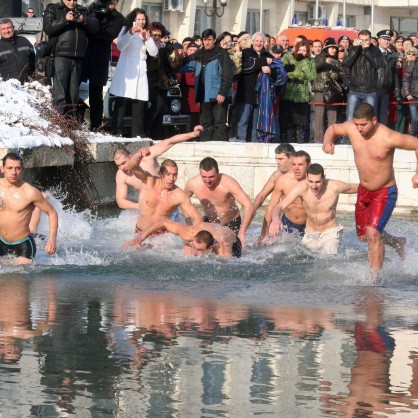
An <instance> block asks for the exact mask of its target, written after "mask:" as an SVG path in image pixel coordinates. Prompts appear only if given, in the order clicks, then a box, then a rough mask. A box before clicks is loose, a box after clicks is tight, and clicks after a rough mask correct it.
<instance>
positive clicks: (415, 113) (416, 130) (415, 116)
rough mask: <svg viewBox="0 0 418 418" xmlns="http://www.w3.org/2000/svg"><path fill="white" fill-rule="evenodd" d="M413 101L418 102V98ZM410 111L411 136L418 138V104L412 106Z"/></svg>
mask: <svg viewBox="0 0 418 418" xmlns="http://www.w3.org/2000/svg"><path fill="white" fill-rule="evenodd" d="M412 100H418V97H414V98H413V99H412ZM409 111H410V112H411V135H414V136H418V104H410V105H409Z"/></svg>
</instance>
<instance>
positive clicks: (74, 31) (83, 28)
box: [43, 3, 99, 58]
mask: <svg viewBox="0 0 418 418" xmlns="http://www.w3.org/2000/svg"><path fill="white" fill-rule="evenodd" d="M71 10H72V9H69V8H68V7H66V6H65V5H64V3H56V4H48V6H47V8H46V9H45V13H44V18H43V30H44V32H45V33H46V34H47V35H48V36H49V37H50V39H51V40H52V39H53V38H57V43H56V47H55V56H56V57H69V58H83V57H84V55H85V53H86V50H87V44H88V39H87V35H88V34H92V33H95V32H97V31H98V29H99V22H98V21H97V19H96V18H95V17H93V16H91V15H89V14H88V11H87V9H86V8H84V7H78V8H77V11H78V12H80V13H81V14H82V15H83V16H84V19H85V21H84V22H83V23H77V22H69V21H67V19H66V18H65V16H66V15H67V13H68V12H69V11H71Z"/></svg>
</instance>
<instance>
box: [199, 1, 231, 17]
mask: <svg viewBox="0 0 418 418" xmlns="http://www.w3.org/2000/svg"><path fill="white" fill-rule="evenodd" d="M203 3H204V4H205V13H206V16H209V17H210V16H214V15H216V16H218V17H221V16H223V14H224V11H225V7H226V5H227V0H219V4H220V6H219V5H218V0H212V10H208V3H209V0H203ZM221 7H222V10H221V11H219V12H218V9H219V8H221Z"/></svg>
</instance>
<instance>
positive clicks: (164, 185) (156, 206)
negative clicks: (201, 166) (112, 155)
mask: <svg viewBox="0 0 418 418" xmlns="http://www.w3.org/2000/svg"><path fill="white" fill-rule="evenodd" d="M149 154H150V150H149V148H142V149H140V150H139V151H138V152H137V153H136V154H135V155H133V156H132V157H131V158H130V160H129V161H128V163H127V164H126V169H127V170H129V171H131V172H132V173H133V174H134V175H135V176H136V177H138V178H139V180H141V181H142V186H141V193H140V195H139V202H138V207H139V215H138V219H137V221H136V231H135V234H136V235H139V234H140V233H141V232H142V231H144V230H145V229H147V228H149V227H150V226H151V225H153V224H154V223H155V222H157V221H159V220H160V219H164V218H165V219H168V218H169V217H170V216H171V215H172V214H173V212H174V211H175V210H176V209H177V208H179V207H180V208H181V210H182V212H183V214H184V216H185V218H186V222H187V223H193V224H196V223H199V222H201V221H202V217H201V215H200V213H199V212H198V210H197V209H196V208H195V207H194V206H193V205H192V202H191V201H190V198H189V196H188V195H187V194H186V193H185V192H184V191H183V190H182V189H180V188H179V187H178V186H176V184H175V182H176V180H177V175H178V167H177V164H176V163H175V161H173V160H169V159H167V160H164V161H163V162H162V164H161V167H160V170H159V171H158V176H153V175H151V174H150V173H148V172H145V171H144V170H143V169H142V167H141V164H140V163H141V160H142V159H143V158H144V157H145V156H147V155H149Z"/></svg>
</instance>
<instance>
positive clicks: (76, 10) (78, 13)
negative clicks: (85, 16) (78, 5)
mask: <svg viewBox="0 0 418 418" xmlns="http://www.w3.org/2000/svg"><path fill="white" fill-rule="evenodd" d="M72 14H73V16H74V19H75V20H78V19H79V18H80V16H81V12H80V11H79V10H78V9H73V11H72Z"/></svg>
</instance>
